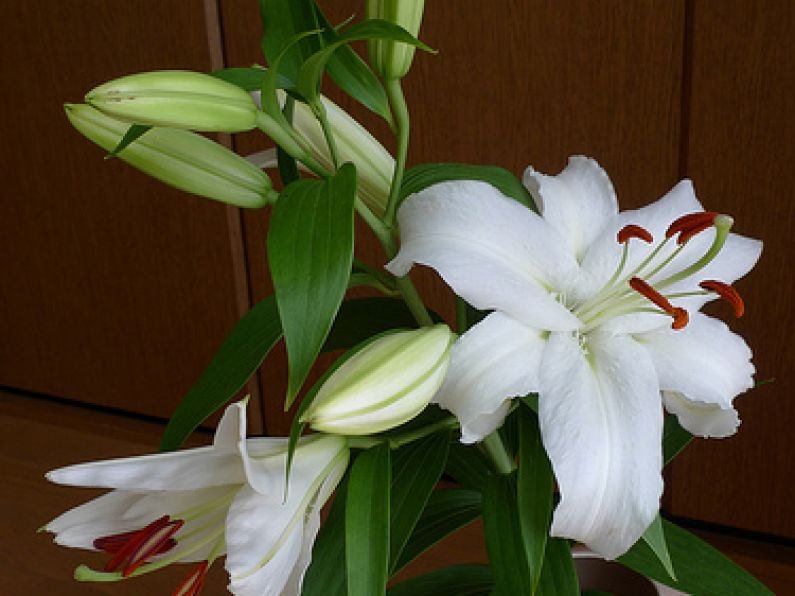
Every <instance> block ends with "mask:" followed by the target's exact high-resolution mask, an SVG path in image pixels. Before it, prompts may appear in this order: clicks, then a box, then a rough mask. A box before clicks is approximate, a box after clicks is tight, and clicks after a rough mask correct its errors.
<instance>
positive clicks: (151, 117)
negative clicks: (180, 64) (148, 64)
mask: <svg viewBox="0 0 795 596" xmlns="http://www.w3.org/2000/svg"><path fill="white" fill-rule="evenodd" d="M86 103H88V104H89V105H92V106H94V107H95V108H97V109H98V110H101V111H102V112H104V113H105V114H107V115H109V116H112V117H114V118H117V119H119V120H123V121H125V122H134V123H137V124H149V125H152V126H169V127H172V128H187V129H190V130H198V131H203V132H242V131H246V130H251V129H253V128H254V127H255V126H256V115H257V106H256V105H255V104H254V102H253V100H252V99H251V96H250V95H249V94H248V93H246V92H245V91H244V90H243V89H241V88H240V87H238V86H237V85H233V84H232V83H228V82H226V81H223V80H221V79H219V78H216V77H213V76H210V75H207V74H203V73H199V72H191V71H185V70H158V71H152V72H144V73H139V74H134V75H129V76H126V77H121V78H120V79H115V80H113V81H109V82H107V83H105V84H104V85H100V86H99V87H96V88H94V89H92V90H91V91H89V92H88V94H87V95H86Z"/></svg>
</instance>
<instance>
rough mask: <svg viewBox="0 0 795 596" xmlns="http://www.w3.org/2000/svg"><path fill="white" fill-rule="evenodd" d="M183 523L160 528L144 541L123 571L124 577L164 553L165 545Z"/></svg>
mask: <svg viewBox="0 0 795 596" xmlns="http://www.w3.org/2000/svg"><path fill="white" fill-rule="evenodd" d="M183 523H184V522H183V521H182V520H181V519H178V520H174V521H171V522H169V524H168V525H167V526H165V527H163V528H160V529H159V530H158V531H156V532H154V533H153V534H152V535H150V536H149V537H147V538H146V539H145V540H143V541H142V542H141V543H140V544H139V545H138V547H137V548H136V549H135V551H134V552H133V554H132V555H131V556H130V558H129V560H128V562H127V565H126V566H125V567H124V570H123V571H122V575H123V576H124V577H129V576H130V574H131V573H132V572H133V571H135V570H136V569H137V568H138V567H140V566H141V565H143V564H144V563H146V562H147V561H148V560H149V559H151V558H152V557H153V556H155V555H157V554H160V553H161V552H163V551H162V547H163V545H164V544H166V543H167V542H168V541H169V540H172V538H171V537H172V536H173V535H174V534H176V533H177V531H178V530H179V529H180V528H181V527H182V524H183Z"/></svg>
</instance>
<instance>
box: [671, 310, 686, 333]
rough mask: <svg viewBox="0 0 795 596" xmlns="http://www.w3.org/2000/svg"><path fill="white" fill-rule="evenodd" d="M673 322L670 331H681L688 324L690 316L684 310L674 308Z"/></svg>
mask: <svg viewBox="0 0 795 596" xmlns="http://www.w3.org/2000/svg"><path fill="white" fill-rule="evenodd" d="M672 314H673V315H674V322H673V323H671V329H683V328H684V327H686V326H687V324H688V323H689V322H690V315H689V314H688V313H687V311H686V310H685V309H684V308H680V307H678V306H677V307H676V308H675V309H674V312H673V313H672Z"/></svg>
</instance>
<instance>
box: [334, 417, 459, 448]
mask: <svg viewBox="0 0 795 596" xmlns="http://www.w3.org/2000/svg"><path fill="white" fill-rule="evenodd" d="M454 428H458V420H456V419H455V418H454V417H452V416H451V417H449V418H445V419H444V420H439V421H438V422H434V423H433V424H429V425H428V426H423V427H421V428H418V429H415V430H411V431H408V432H405V433H400V434H397V435H393V436H391V437H390V436H380V437H368V436H362V437H348V447H350V448H351V449H369V448H370V447H375V446H376V445H380V444H381V443H384V442H386V443H389V448H390V449H398V448H399V447H402V446H403V445H408V444H409V443H413V442H414V441H418V440H419V439H423V438H425V437H427V436H428V435H432V434H433V433H435V432H438V431H440V430H449V429H454Z"/></svg>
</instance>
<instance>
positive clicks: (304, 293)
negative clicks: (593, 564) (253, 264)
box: [268, 164, 356, 408]
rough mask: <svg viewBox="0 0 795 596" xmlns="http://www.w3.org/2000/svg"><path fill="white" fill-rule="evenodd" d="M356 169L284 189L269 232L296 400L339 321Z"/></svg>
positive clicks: (349, 167)
mask: <svg viewBox="0 0 795 596" xmlns="http://www.w3.org/2000/svg"><path fill="white" fill-rule="evenodd" d="M355 195H356V170H355V168H354V167H353V165H352V164H345V165H344V166H342V167H341V168H340V169H339V170H338V172H337V174H336V175H335V176H334V177H333V178H330V179H328V180H325V181H322V180H299V181H297V182H294V183H293V184H291V185H290V186H288V187H287V188H285V189H284V191H282V193H281V195H280V196H279V200H278V201H277V202H276V206H275V207H274V209H273V215H272V217H271V224H270V232H269V234H268V262H269V264H270V269H271V275H272V277H273V286H274V289H275V292H276V301H277V304H278V306H279V316H280V318H281V322H282V329H283V330H284V339H285V344H286V346H287V360H288V366H289V372H288V389H287V396H286V399H285V402H286V403H285V408H287V407H289V406H290V404H292V402H293V400H294V399H295V396H296V395H297V394H298V390H299V389H300V387H301V385H302V384H303V382H304V379H305V378H306V375H307V374H308V372H309V369H310V368H311V367H312V364H313V363H314V361H315V358H316V357H317V355H318V353H319V352H320V349H321V347H322V346H323V343H324V342H325V340H326V336H327V335H328V333H329V330H330V329H331V325H332V323H333V322H334V317H335V315H336V314H337V310H338V309H339V306H340V303H341V302H342V298H343V296H344V295H345V290H346V288H347V285H348V276H349V275H350V270H351V262H352V260H353V202H354V197H355Z"/></svg>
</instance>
